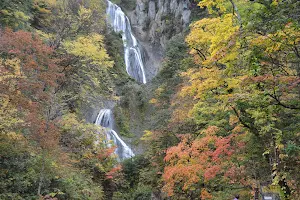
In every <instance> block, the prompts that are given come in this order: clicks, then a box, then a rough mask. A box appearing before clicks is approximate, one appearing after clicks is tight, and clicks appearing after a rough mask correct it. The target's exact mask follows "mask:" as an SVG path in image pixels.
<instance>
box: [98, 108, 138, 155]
mask: <svg viewBox="0 0 300 200" xmlns="http://www.w3.org/2000/svg"><path fill="white" fill-rule="evenodd" d="M113 123H114V118H113V114H112V111H111V110H110V109H101V110H100V112H99V114H98V116H97V119H96V122H95V124H96V125H98V126H102V127H104V128H106V130H105V134H106V139H107V142H109V141H113V142H114V144H115V145H116V146H117V148H116V150H115V153H116V154H117V155H118V157H119V160H124V159H126V158H131V157H133V156H134V153H133V152H132V150H131V149H130V148H129V147H128V146H127V145H126V143H125V142H124V141H123V140H122V139H121V138H120V137H119V136H118V134H117V133H116V131H114V130H113Z"/></svg>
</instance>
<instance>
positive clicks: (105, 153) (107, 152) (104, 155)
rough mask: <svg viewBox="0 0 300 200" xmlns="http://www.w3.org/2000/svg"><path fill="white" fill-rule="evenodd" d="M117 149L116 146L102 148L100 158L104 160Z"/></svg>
mask: <svg viewBox="0 0 300 200" xmlns="http://www.w3.org/2000/svg"><path fill="white" fill-rule="evenodd" d="M115 150H116V146H113V147H110V148H107V149H102V150H101V152H100V153H99V154H98V156H97V157H98V159H99V160H101V161H103V160H105V159H106V158H108V157H109V156H111V155H112V154H113V153H114V152H115Z"/></svg>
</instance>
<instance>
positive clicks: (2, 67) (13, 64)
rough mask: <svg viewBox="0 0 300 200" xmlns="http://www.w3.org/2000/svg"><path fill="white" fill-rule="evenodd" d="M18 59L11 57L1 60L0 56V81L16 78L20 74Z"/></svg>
mask: <svg viewBox="0 0 300 200" xmlns="http://www.w3.org/2000/svg"><path fill="white" fill-rule="evenodd" d="M20 62H21V61H20V59H18V58H12V59H6V60H3V59H1V58H0V72H1V76H0V81H5V80H7V79H11V78H17V77H20V76H21V66H20Z"/></svg>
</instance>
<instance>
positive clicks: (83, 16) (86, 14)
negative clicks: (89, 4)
mask: <svg viewBox="0 0 300 200" xmlns="http://www.w3.org/2000/svg"><path fill="white" fill-rule="evenodd" d="M78 16H79V20H80V21H86V20H88V19H90V17H91V16H92V10H90V9H87V8H85V7H84V6H80V7H79V10H78Z"/></svg>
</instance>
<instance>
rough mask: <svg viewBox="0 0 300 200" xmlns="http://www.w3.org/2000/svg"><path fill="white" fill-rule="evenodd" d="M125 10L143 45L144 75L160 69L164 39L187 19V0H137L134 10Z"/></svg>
mask: <svg viewBox="0 0 300 200" xmlns="http://www.w3.org/2000/svg"><path fill="white" fill-rule="evenodd" d="M126 13H127V15H128V17H129V19H130V23H131V26H132V29H133V31H134V34H135V36H136V37H137V38H138V39H139V41H140V43H141V44H142V46H143V47H144V50H145V57H146V58H147V59H146V63H145V65H146V67H145V68H146V74H147V78H148V79H151V78H153V77H154V76H155V75H156V74H157V72H158V71H159V69H160V65H161V60H162V56H163V52H164V49H165V48H166V44H167V42H168V41H169V40H170V39H171V38H172V37H173V36H175V35H177V34H180V33H182V31H183V30H184V29H185V28H186V27H187V26H188V25H189V23H190V15H191V3H190V1H189V0H137V1H136V7H135V9H134V10H131V11H128V10H126Z"/></svg>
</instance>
